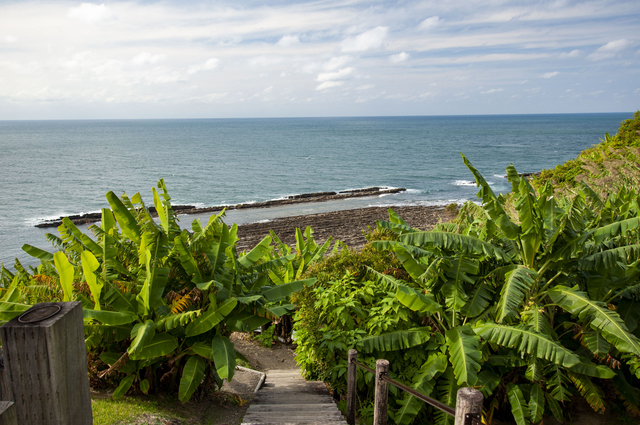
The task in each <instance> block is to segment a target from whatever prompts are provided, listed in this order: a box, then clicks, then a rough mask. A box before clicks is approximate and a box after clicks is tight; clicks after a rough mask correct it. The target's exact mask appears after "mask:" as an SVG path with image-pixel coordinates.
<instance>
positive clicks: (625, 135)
mask: <svg viewBox="0 0 640 425" xmlns="http://www.w3.org/2000/svg"><path fill="white" fill-rule="evenodd" d="M546 182H551V183H553V184H554V185H556V186H558V187H560V188H572V187H574V186H575V185H576V183H579V182H585V183H587V184H589V186H590V187H591V188H592V189H593V190H595V191H596V192H597V193H599V194H601V195H604V196H606V195H607V194H609V193H611V192H613V191H615V190H617V189H618V188H620V187H621V186H624V185H626V186H631V187H638V185H640V111H636V113H635V114H634V115H633V118H631V119H628V120H625V121H623V122H622V124H621V125H620V128H619V129H618V133H617V134H615V135H614V136H613V137H611V136H609V134H606V135H605V138H604V140H602V143H599V144H597V145H595V146H593V147H591V148H589V149H586V150H584V151H583V152H581V153H580V155H578V157H577V158H576V159H572V160H570V161H567V162H565V163H564V164H560V165H558V166H557V167H555V168H553V169H550V170H543V171H542V172H541V174H540V176H539V177H537V178H535V179H534V185H535V186H536V187H542V186H543V185H544V183H546Z"/></svg>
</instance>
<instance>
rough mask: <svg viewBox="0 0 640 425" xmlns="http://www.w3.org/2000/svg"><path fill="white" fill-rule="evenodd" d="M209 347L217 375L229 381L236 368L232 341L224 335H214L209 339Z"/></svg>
mask: <svg viewBox="0 0 640 425" xmlns="http://www.w3.org/2000/svg"><path fill="white" fill-rule="evenodd" d="M211 349H212V350H213V361H214V362H215V365H216V372H218V376H219V377H220V378H222V379H225V378H227V379H228V380H229V381H231V379H233V372H234V370H235V368H236V351H235V348H234V346H233V343H232V342H231V341H230V340H229V338H227V337H226V336H220V335H216V337H215V338H213V340H212V341H211Z"/></svg>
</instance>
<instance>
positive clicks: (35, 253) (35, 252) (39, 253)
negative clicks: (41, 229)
mask: <svg viewBox="0 0 640 425" xmlns="http://www.w3.org/2000/svg"><path fill="white" fill-rule="evenodd" d="M22 250H23V251H24V252H26V253H27V254H29V255H30V256H32V257H35V258H37V259H38V260H40V261H53V254H52V253H50V252H47V251H45V250H43V249H40V248H37V247H35V246H32V245H29V244H24V245H22Z"/></svg>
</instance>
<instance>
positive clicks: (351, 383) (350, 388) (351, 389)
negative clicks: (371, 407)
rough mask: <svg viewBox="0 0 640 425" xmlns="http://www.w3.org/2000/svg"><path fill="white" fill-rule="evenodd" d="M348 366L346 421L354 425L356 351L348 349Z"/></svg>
mask: <svg viewBox="0 0 640 425" xmlns="http://www.w3.org/2000/svg"><path fill="white" fill-rule="evenodd" d="M348 361H349V368H348V369H347V423H348V424H349V425H355V423H356V380H357V368H358V366H356V363H355V362H356V361H358V351H357V350H354V349H351V350H349V360H348Z"/></svg>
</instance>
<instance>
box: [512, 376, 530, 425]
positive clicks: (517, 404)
mask: <svg viewBox="0 0 640 425" xmlns="http://www.w3.org/2000/svg"><path fill="white" fill-rule="evenodd" d="M507 394H509V404H510V405H511V413H513V417H514V418H515V420H516V424H518V425H527V424H528V423H529V417H530V413H529V408H528V406H527V402H526V400H525V399H524V395H523V394H522V390H521V389H520V387H519V386H517V385H515V384H511V383H510V384H508V385H507Z"/></svg>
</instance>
